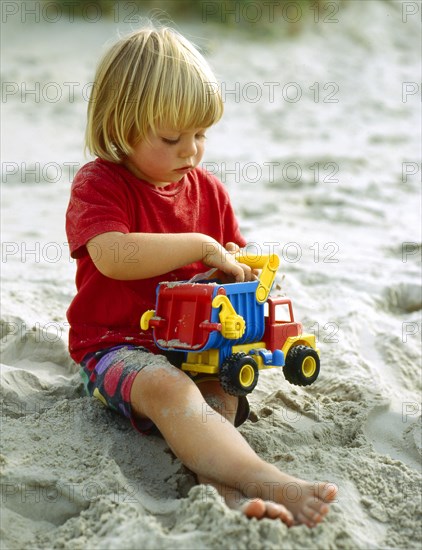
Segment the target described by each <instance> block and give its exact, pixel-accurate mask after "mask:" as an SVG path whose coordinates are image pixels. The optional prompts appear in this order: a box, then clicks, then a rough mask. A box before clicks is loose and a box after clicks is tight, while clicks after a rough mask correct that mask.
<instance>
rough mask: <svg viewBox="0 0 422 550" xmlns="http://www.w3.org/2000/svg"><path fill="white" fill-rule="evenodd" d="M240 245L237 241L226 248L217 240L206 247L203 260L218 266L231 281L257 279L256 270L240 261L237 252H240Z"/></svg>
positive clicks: (210, 264)
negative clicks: (237, 258) (236, 255)
mask: <svg viewBox="0 0 422 550" xmlns="http://www.w3.org/2000/svg"><path fill="white" fill-rule="evenodd" d="M239 250H240V249H239V247H238V246H237V245H236V244H235V243H231V242H230V243H227V244H226V249H225V248H224V247H222V246H221V245H220V244H218V243H217V242H215V243H213V245H212V246H210V245H208V246H207V247H206V254H205V255H204V257H203V259H202V261H203V262H204V263H205V264H206V265H209V266H210V267H217V268H218V269H219V270H220V271H222V272H223V273H224V274H226V275H227V276H228V279H229V281H230V280H233V281H235V282H239V283H240V282H243V281H254V280H256V278H257V276H256V270H253V269H251V268H250V267H249V266H247V265H245V264H242V263H240V262H238V261H237V260H236V258H235V254H236V253H237V252H239Z"/></svg>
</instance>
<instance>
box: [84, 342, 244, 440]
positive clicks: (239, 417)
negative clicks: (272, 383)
mask: <svg viewBox="0 0 422 550" xmlns="http://www.w3.org/2000/svg"><path fill="white" fill-rule="evenodd" d="M151 355H152V354H151V352H150V351H149V350H147V349H146V348H144V347H141V346H134V345H130V344H122V345H118V346H114V347H111V348H106V349H103V350H99V351H96V352H94V353H88V355H86V356H85V357H84V359H83V360H82V362H81V365H80V374H81V377H82V380H83V382H84V386H85V390H86V393H87V394H88V395H90V396H91V397H96V398H97V399H98V400H99V401H101V403H103V405H105V406H106V407H108V408H110V409H112V410H114V411H116V412H118V413H120V414H122V415H123V416H125V417H126V418H129V420H130V421H131V423H132V425H133V426H134V428H135V429H136V430H137V431H138V432H141V433H142V434H148V433H150V432H151V431H152V429H153V428H154V423H153V422H152V421H151V420H149V419H147V418H139V417H137V416H135V414H134V413H133V411H132V407H131V404H130V392H131V389H132V384H133V382H134V380H135V378H136V375H137V374H138V372H140V371H141V370H142V369H143V368H144V367H146V366H147V365H148V364H150V360H151ZM158 357H162V360H163V364H169V363H170V364H172V365H174V366H176V367H180V365H181V362H182V358H183V354H180V353H171V352H170V353H168V354H167V355H166V356H165V355H158V356H156V355H154V361H155V362H156V361H157V359H158ZM187 374H188V373H187ZM212 378H213V377H210V376H201V375H199V376H196V377H195V378H194V381H195V382H196V383H197V384H200V382H201V381H205V380H210V379H212ZM248 416H249V403H248V400H247V399H246V397H239V404H238V408H237V412H236V420H235V426H240V425H241V424H243V422H245V420H247V418H248Z"/></svg>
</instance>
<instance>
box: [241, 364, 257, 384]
mask: <svg viewBox="0 0 422 550" xmlns="http://www.w3.org/2000/svg"><path fill="white" fill-rule="evenodd" d="M254 379H255V371H254V369H253V367H252V366H251V365H243V367H242V368H241V369H240V372H239V382H240V383H241V384H242V386H243V387H244V388H247V387H249V386H251V385H252V384H253V381H254Z"/></svg>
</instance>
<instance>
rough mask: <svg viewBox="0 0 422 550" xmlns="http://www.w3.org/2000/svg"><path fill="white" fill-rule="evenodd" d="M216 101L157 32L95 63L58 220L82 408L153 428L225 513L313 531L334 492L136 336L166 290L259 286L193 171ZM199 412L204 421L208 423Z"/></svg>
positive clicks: (209, 185) (210, 384) (193, 67)
mask: <svg viewBox="0 0 422 550" xmlns="http://www.w3.org/2000/svg"><path fill="white" fill-rule="evenodd" d="M216 89H217V87H216V85H215V78H214V76H213V74H212V72H211V70H210V68H209V66H208V65H207V63H206V61H205V60H204V59H203V57H202V56H201V55H200V54H199V52H198V51H197V50H196V49H195V48H194V47H193V46H192V44H190V43H189V42H188V41H187V40H186V39H185V38H183V37H182V36H181V35H180V34H178V33H177V32H175V31H174V30H172V29H169V28H165V27H160V28H152V27H150V28H145V29H143V30H140V31H137V32H134V33H133V34H131V35H130V36H128V37H126V38H123V39H121V40H119V41H118V42H117V43H116V44H115V45H114V46H113V47H112V48H111V49H110V51H109V52H108V53H107V54H106V55H105V57H104V58H103V60H102V61H101V63H100V65H99V68H98V70H97V74H96V78H95V83H94V87H93V93H92V97H91V99H90V103H89V108H88V126H87V133H86V143H87V146H88V148H89V150H90V151H91V153H93V154H94V155H96V156H97V157H98V158H97V159H96V160H95V161H94V162H89V163H88V164H86V165H85V166H84V167H83V168H81V169H80V170H79V172H78V173H77V175H76V177H75V180H74V182H73V185H72V191H71V198H70V203H69V207H68V210H67V218H66V230H67V235H68V240H69V243H70V249H71V254H72V257H74V258H76V259H77V274H76V286H77V291H78V292H77V295H76V297H75V298H74V300H73V301H72V303H71V305H70V307H69V310H68V320H69V323H70V327H71V330H70V337H69V349H70V353H71V355H72V357H73V359H74V360H75V361H76V362H77V363H80V364H81V374H82V377H83V379H84V382H85V386H86V389H87V392H88V393H89V394H90V395H93V396H95V397H97V398H98V399H99V400H100V401H101V402H103V403H104V404H105V405H106V406H108V407H110V408H111V409H114V410H117V411H119V412H120V413H121V414H123V415H125V416H126V417H128V418H129V419H130V420H131V422H132V424H133V425H134V426H135V427H136V428H137V429H138V430H139V431H141V432H142V433H148V431H150V430H151V428H152V427H153V426H155V427H156V428H158V430H159V431H160V432H161V434H162V435H163V436H164V438H165V440H166V441H167V443H168V445H169V446H170V448H171V449H172V450H173V452H174V453H175V455H176V456H177V457H178V458H179V459H180V460H181V461H182V462H183V464H185V466H187V467H188V468H189V469H191V470H192V471H193V472H194V473H195V474H196V475H197V478H198V482H199V483H207V484H211V485H213V486H214V487H216V489H217V490H218V491H219V493H220V494H221V495H222V497H223V498H224V499H225V502H226V503H227V505H228V506H230V507H231V508H236V509H239V510H240V512H242V513H244V514H246V515H247V516H248V517H256V518H262V517H267V518H273V519H280V520H282V521H283V522H284V523H286V524H287V525H288V526H291V525H294V524H306V525H307V526H309V527H312V526H315V525H316V524H317V523H319V522H320V521H321V520H322V519H323V517H324V516H325V514H326V513H327V512H328V504H329V503H330V502H332V501H333V500H334V498H335V494H336V490H337V489H336V487H335V486H333V485H332V484H328V483H313V484H312V483H308V482H306V481H303V480H300V479H296V478H293V477H291V476H288V475H286V474H284V473H282V472H280V471H279V470H278V469H277V468H276V467H275V466H273V465H271V464H268V463H266V462H264V461H263V460H262V459H260V458H259V457H258V456H257V455H256V454H255V452H254V451H253V450H252V449H251V448H250V447H249V445H248V444H247V442H246V441H245V440H244V439H243V437H242V436H241V434H240V433H239V432H238V431H237V430H236V428H235V426H238V425H240V424H241V423H242V422H244V421H245V420H246V419H247V416H248V412H249V407H248V403H247V400H246V398H240V399H238V398H237V397H233V396H232V395H228V394H226V393H225V392H224V391H223V389H222V388H221V386H220V384H219V382H218V380H216V379H211V380H210V379H209V377H208V378H207V377H203V378H202V379H201V378H199V380H197V381H196V382H194V381H193V380H192V379H191V378H190V377H189V376H188V375H187V374H186V373H185V372H183V371H182V370H180V369H179V368H177V365H175V362H174V361H173V360H172V357H171V356H170V355H169V356H168V357H166V356H165V355H163V354H160V355H159V354H158V350H157V349H156V348H155V347H154V344H153V341H152V336H151V334H149V333H144V332H141V331H140V329H139V319H140V315H141V314H142V312H144V311H145V310H147V309H153V308H154V304H155V288H156V286H157V283H158V282H159V281H161V280H166V281H171V280H174V281H176V280H187V279H190V278H191V277H192V276H193V275H194V274H196V273H198V272H201V271H204V269H208V266H210V267H216V268H218V269H220V270H221V271H222V272H223V274H225V275H226V276H228V277H230V278H231V280H235V281H248V280H252V279H254V277H255V274H254V272H253V271H252V270H251V269H250V268H249V267H248V266H246V265H244V264H242V263H239V262H237V261H236V259H235V256H234V254H233V253H234V252H235V251H236V250H238V249H239V247H243V246H245V244H246V241H245V239H244V238H243V237H242V235H241V233H240V231H239V228H238V225H237V222H236V219H235V216H234V213H233V209H232V206H231V204H230V201H229V197H228V194H227V192H226V190H225V188H224V187H223V185H222V184H221V183H220V181H219V180H218V179H217V178H215V177H214V176H212V175H211V174H209V173H207V172H205V171H204V170H202V169H201V168H199V167H198V166H199V163H200V161H201V159H202V156H203V153H204V142H205V133H206V130H207V128H209V127H210V126H212V125H213V124H214V123H216V122H217V121H218V120H219V119H220V118H221V116H222V112H223V106H222V100H221V97H220V95H219V93H217V91H216ZM207 402H208V403H209V404H210V405H211V406H212V408H213V413H212V414H208V411H207V414H206V419H204V416H203V411H204V406H206V403H207ZM222 416H223V417H225V418H222Z"/></svg>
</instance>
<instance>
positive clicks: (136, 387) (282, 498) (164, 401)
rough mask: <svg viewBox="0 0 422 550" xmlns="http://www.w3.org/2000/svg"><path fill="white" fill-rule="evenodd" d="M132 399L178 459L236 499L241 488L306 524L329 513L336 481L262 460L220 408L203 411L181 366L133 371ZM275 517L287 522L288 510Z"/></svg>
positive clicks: (203, 405) (200, 398)
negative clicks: (311, 478)
mask: <svg viewBox="0 0 422 550" xmlns="http://www.w3.org/2000/svg"><path fill="white" fill-rule="evenodd" d="M154 363H156V361H154ZM130 399H131V405H132V408H133V410H134V411H135V413H136V414H138V415H140V416H143V417H147V418H150V419H151V420H152V421H153V422H154V423H155V424H156V426H157V427H158V429H159V430H160V432H161V433H162V434H163V436H164V438H165V440H166V441H167V443H168V445H169V446H170V448H171V449H172V450H173V452H174V453H175V455H176V456H177V457H178V458H179V459H180V460H181V461H182V463H183V464H184V465H185V466H186V467H188V468H189V469H190V470H192V471H193V472H195V473H196V474H197V475H198V476H199V478H200V479H201V480H205V479H206V480H212V481H213V483H214V484H217V486H218V487H219V488H220V490H221V491H222V492H225V493H226V494H227V493H228V489H227V488H232V489H234V490H235V493H233V491H232V493H233V494H234V495H235V498H236V495H238V494H239V493H240V494H241V495H244V496H245V497H248V498H249V499H260V500H262V501H264V502H265V501H274V502H276V503H279V504H282V505H284V506H285V507H286V508H287V509H288V510H289V511H290V512H291V513H292V514H293V517H294V520H295V521H296V522H299V523H304V524H306V525H308V526H313V525H315V524H316V523H319V522H320V521H321V520H322V518H323V516H324V515H325V514H326V513H327V512H328V505H327V503H329V502H331V501H333V500H334V498H335V495H336V491H337V488H336V487H335V486H334V485H332V484H328V483H309V482H306V481H303V480H300V479H298V478H294V477H291V476H288V475H287V474H284V473H283V472H280V470H278V468H276V467H275V466H273V465H271V464H268V463H266V462H265V461H263V460H262V459H260V458H259V457H258V456H257V455H256V453H255V452H254V451H253V450H252V449H251V447H250V446H249V445H248V443H247V442H246V441H245V439H244V438H243V437H242V436H241V434H240V433H239V432H238V431H237V430H236V428H235V427H234V426H233V425H232V424H231V423H230V422H228V421H227V422H222V418H221V416H220V415H219V414H218V413H215V414H207V411H208V412H209V408H208V409H207V407H208V405H207V404H206V402H205V400H204V398H203V396H202V395H201V392H200V391H199V389H198V387H197V386H196V384H195V383H194V382H193V381H192V380H191V379H190V378H189V377H188V376H187V375H186V374H185V373H183V372H182V371H180V370H179V369H177V368H175V367H173V366H171V365H169V364H164V362H159V363H158V364H151V365H150V366H147V367H145V368H144V369H143V370H142V371H141V372H139V373H138V374H137V375H136V378H135V381H134V383H133V386H132V390H131V396H130ZM226 409H227V411H228V410H229V407H226ZM204 411H205V412H204ZM260 500H259V501H258V502H260ZM243 511H244V512H245V513H247V510H246V509H243ZM254 515H255V514H254ZM266 515H267V516H268V517H273V515H272V514H271V513H267V514H266ZM276 517H280V518H281V519H283V520H284V521H286V522H287V523H289V520H288V517H287V515H286V514H284V515H283V514H282V513H281V512H280V513H279V514H278V515H277V514H276Z"/></svg>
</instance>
